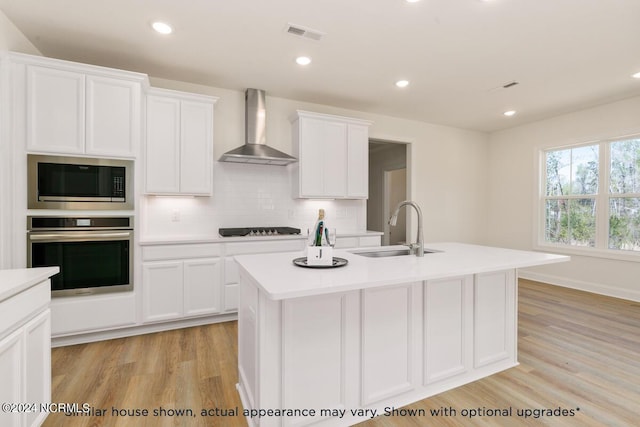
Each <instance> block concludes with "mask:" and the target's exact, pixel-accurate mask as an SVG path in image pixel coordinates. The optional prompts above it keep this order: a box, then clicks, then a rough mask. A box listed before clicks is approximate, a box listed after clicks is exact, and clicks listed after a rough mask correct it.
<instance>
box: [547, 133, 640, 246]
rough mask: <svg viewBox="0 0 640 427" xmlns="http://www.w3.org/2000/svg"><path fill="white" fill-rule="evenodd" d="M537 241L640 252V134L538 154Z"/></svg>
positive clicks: (549, 243) (558, 244) (555, 244)
mask: <svg viewBox="0 0 640 427" xmlns="http://www.w3.org/2000/svg"><path fill="white" fill-rule="evenodd" d="M542 177H543V179H542V181H543V188H542V191H541V194H542V198H541V206H540V208H541V212H542V215H541V217H542V223H541V225H542V226H541V227H540V232H539V236H540V243H542V244H543V245H554V246H557V247H571V248H574V249H583V250H586V251H593V252H596V251H606V252H608V253H612V254H613V253H623V252H622V251H625V252H624V253H637V254H638V255H640V136H634V137H626V138H619V139H615V140H609V141H601V142H597V143H592V144H588V145H580V146H573V147H563V148H560V149H550V150H546V151H544V152H543V165H542Z"/></svg>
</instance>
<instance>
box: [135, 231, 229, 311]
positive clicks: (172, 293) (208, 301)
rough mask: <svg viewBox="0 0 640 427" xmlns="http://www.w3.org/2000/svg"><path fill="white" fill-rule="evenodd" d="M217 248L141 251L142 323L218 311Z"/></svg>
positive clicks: (220, 260) (219, 273) (219, 264)
mask: <svg viewBox="0 0 640 427" xmlns="http://www.w3.org/2000/svg"><path fill="white" fill-rule="evenodd" d="M220 255H221V245H217V244H194V245H188V244H184V245H166V246H149V247H144V248H143V251H142V257H143V263H142V288H143V292H142V299H143V304H142V305H143V316H142V317H143V321H144V322H159V321H167V320H176V319H182V318H189V317H196V316H203V315H208V314H215V313H219V312H220V311H222V306H221V300H222V298H221V293H222V287H221V284H222V265H223V262H224V261H223V258H222V257H221V256H220Z"/></svg>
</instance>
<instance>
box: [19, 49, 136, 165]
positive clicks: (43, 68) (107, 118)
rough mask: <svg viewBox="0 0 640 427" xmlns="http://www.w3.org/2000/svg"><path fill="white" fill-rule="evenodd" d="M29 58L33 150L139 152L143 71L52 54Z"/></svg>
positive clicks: (130, 154)
mask: <svg viewBox="0 0 640 427" xmlns="http://www.w3.org/2000/svg"><path fill="white" fill-rule="evenodd" d="M25 57H26V56H25ZM25 57H22V56H21V57H19V58H20V59H25ZM26 62H27V63H26V64H25V68H26V82H25V83H26V111H27V116H26V138H27V149H28V150H29V151H32V152H33V151H35V152H45V153H59V154H89V155H95V156H104V157H106V156H109V157H136V151H137V147H138V144H139V140H140V126H141V120H140V119H141V112H142V110H141V105H140V99H141V94H142V82H143V81H144V80H145V79H146V77H145V76H144V75H142V74H138V73H131V72H127V71H119V70H111V69H104V68H102V67H93V66H87V65H83V64H74V63H69V62H66V61H57V60H51V59H47V58H38V59H27V61H26Z"/></svg>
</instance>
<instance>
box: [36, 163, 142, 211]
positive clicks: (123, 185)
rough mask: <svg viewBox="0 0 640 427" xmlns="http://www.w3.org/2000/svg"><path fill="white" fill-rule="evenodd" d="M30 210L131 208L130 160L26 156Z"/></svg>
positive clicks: (131, 179) (131, 180) (131, 174)
mask: <svg viewBox="0 0 640 427" xmlns="http://www.w3.org/2000/svg"><path fill="white" fill-rule="evenodd" d="M27 173H28V177H27V183H28V192H29V194H28V208H29V209H83V210H93V209H96V210H105V209H107V210H114V209H115V210H120V209H124V210H130V209H133V161H131V160H115V159H95V158H85V157H61V156H42V155H37V154H29V155H28V156H27Z"/></svg>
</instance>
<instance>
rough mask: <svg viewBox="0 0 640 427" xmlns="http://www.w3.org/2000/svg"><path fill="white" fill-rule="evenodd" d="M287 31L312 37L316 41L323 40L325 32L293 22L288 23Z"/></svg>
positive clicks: (300, 35)
mask: <svg viewBox="0 0 640 427" xmlns="http://www.w3.org/2000/svg"><path fill="white" fill-rule="evenodd" d="M286 31H287V33H289V34H293V35H294V36H298V37H304V38H305V39H311V40H316V41H318V40H321V39H322V37H324V34H325V33H323V32H322V31H318V30H313V29H311V28H307V27H303V26H302V25H297V24H291V23H289V24H287V28H286Z"/></svg>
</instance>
